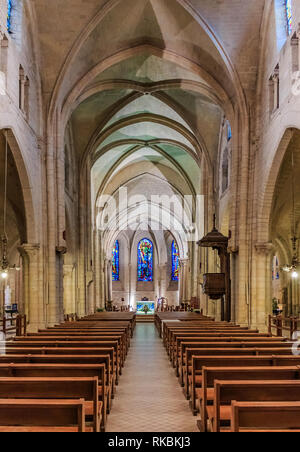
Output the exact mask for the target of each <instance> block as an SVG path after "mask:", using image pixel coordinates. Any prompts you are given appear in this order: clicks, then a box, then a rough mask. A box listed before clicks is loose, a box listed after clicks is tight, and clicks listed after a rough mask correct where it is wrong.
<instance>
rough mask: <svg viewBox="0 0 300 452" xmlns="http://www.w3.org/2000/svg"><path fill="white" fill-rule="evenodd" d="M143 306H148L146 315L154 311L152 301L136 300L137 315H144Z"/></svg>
mask: <svg viewBox="0 0 300 452" xmlns="http://www.w3.org/2000/svg"><path fill="white" fill-rule="evenodd" d="M145 306H148V308H149V311H148V312H147V315H153V314H154V313H155V302H154V301H137V303H136V313H137V314H138V315H146V313H145Z"/></svg>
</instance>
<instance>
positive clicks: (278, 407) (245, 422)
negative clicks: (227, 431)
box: [231, 401, 300, 433]
mask: <svg viewBox="0 0 300 452" xmlns="http://www.w3.org/2000/svg"><path fill="white" fill-rule="evenodd" d="M249 432H251V433H257V432H261V433H262V432H265V433H266V432H267V433H272V432H273V433H274V432H278V433H300V402H235V401H234V402H232V405H231V433H249Z"/></svg>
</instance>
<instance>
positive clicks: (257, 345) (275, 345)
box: [175, 341, 292, 386]
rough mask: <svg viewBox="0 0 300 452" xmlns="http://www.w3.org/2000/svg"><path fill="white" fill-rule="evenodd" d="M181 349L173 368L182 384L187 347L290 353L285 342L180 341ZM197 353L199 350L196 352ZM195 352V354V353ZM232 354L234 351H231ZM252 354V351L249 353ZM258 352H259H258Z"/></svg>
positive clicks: (188, 363) (186, 362) (186, 361)
mask: <svg viewBox="0 0 300 452" xmlns="http://www.w3.org/2000/svg"><path fill="white" fill-rule="evenodd" d="M180 347H181V351H180V354H179V355H178V357H177V359H176V361H175V368H176V375H177V376H178V377H179V378H180V383H181V384H182V385H183V386H184V374H185V372H186V366H188V365H190V362H189V361H188V358H187V353H186V350H187V349H193V348H194V349H196V350H201V349H206V350H209V349H212V350H215V349H218V348H222V349H223V350H226V349H228V350H229V349H232V350H234V349H257V350H260V349H261V350H262V351H265V350H267V349H268V348H269V349H272V350H274V352H270V353H268V354H274V355H275V354H282V353H284V351H286V353H285V354H289V353H291V354H292V347H291V345H290V344H288V343H287V342H244V341H243V342H211V343H210V342H203V343H201V342H185V341H184V342H181V344H180ZM280 349H282V351H281V352H278V353H277V352H276V351H275V350H280ZM197 353H199V352H197ZM197 353H195V354H197ZM232 354H234V353H232ZM249 354H252V353H249ZM258 354H259V353H258Z"/></svg>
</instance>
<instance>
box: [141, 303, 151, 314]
mask: <svg viewBox="0 0 300 452" xmlns="http://www.w3.org/2000/svg"><path fill="white" fill-rule="evenodd" d="M143 311H144V313H145V315H147V314H148V312H149V311H150V309H149V306H148V305H146V304H145V306H144V309H143Z"/></svg>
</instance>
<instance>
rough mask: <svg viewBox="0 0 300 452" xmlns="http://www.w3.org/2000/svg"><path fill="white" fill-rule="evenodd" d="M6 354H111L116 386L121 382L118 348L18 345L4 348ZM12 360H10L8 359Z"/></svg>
mask: <svg viewBox="0 0 300 452" xmlns="http://www.w3.org/2000/svg"><path fill="white" fill-rule="evenodd" d="M2 352H4V354H0V357H1V356H3V357H10V356H16V355H32V356H35V355H43V356H52V355H57V356H60V355H62V356H65V355H67V356H72V357H73V356H82V357H84V356H86V357H90V356H100V357H101V356H102V355H107V354H109V355H110V359H111V363H112V373H113V375H114V386H115V385H118V384H119V364H120V363H119V361H118V359H117V356H116V350H115V349H114V348H104V347H103V348H102V347H101V348H68V347H66V348H54V347H40V348H24V347H19V348H18V347H16V348H8V349H5V350H2ZM7 362H10V361H7Z"/></svg>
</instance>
